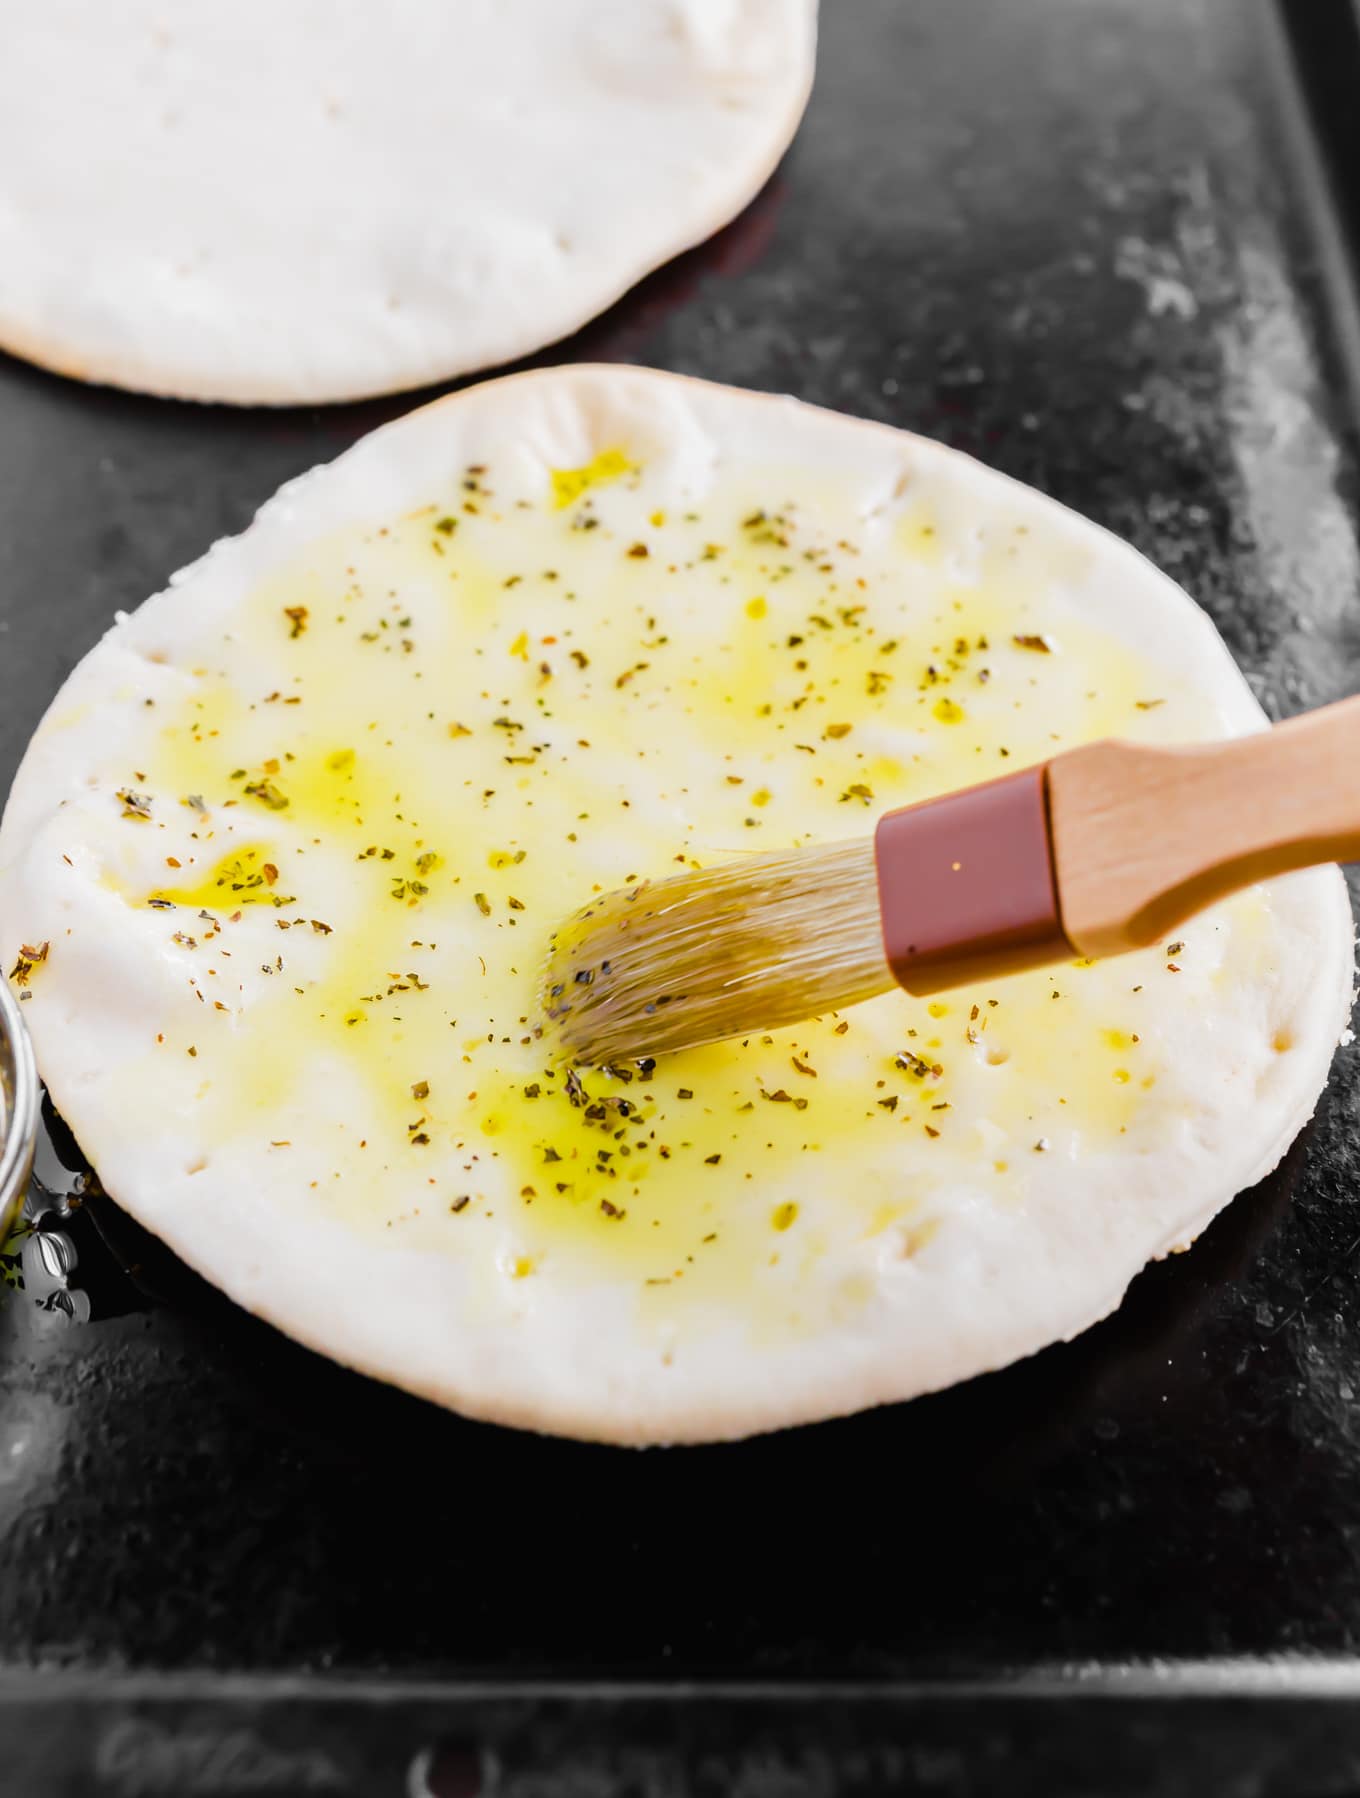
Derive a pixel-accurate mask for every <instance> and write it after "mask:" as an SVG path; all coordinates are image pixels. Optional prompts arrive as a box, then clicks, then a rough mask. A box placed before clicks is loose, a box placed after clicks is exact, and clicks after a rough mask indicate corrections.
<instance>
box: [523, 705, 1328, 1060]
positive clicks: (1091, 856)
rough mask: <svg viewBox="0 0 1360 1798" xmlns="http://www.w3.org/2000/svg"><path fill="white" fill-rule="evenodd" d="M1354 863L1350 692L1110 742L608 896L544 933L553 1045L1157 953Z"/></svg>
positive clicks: (659, 1046) (578, 1050)
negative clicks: (1204, 922) (1239, 725)
mask: <svg viewBox="0 0 1360 1798" xmlns="http://www.w3.org/2000/svg"><path fill="white" fill-rule="evenodd" d="M1356 858H1360V697H1357V698H1353V699H1346V700H1342V701H1340V702H1339V703H1338V704H1336V705H1330V706H1326V707H1324V708H1323V709H1322V710H1320V711H1316V712H1310V713H1305V714H1304V715H1303V716H1301V717H1298V718H1294V719H1291V720H1290V721H1289V722H1288V723H1285V724H1279V725H1276V726H1274V727H1273V728H1272V729H1270V730H1265V731H1261V732H1259V733H1256V734H1253V735H1250V736H1245V737H1237V738H1233V739H1231V740H1229V741H1227V742H1217V743H1197V744H1193V745H1190V746H1187V747H1183V748H1170V747H1161V746H1153V745H1148V744H1142V743H1125V742H1117V741H1105V742H1098V743H1091V744H1087V745H1085V746H1083V747H1082V748H1079V749H1072V750H1069V751H1067V752H1065V753H1064V754H1062V755H1058V756H1054V757H1053V758H1052V759H1051V760H1050V761H1047V762H1045V763H1042V764H1041V765H1039V766H1037V767H1031V768H1025V769H1022V770H1020V771H1019V772H1017V773H1014V774H1009V775H1006V776H1004V777H1003V778H1001V779H1000V780H992V781H988V782H986V783H985V784H983V785H981V786H975V787H969V788H966V789H964V790H963V791H960V792H956V793H948V794H945V795H943V796H941V797H938V798H934V799H927V800H925V801H923V802H922V803H920V804H917V805H910V806H906V807H905V808H903V809H901V810H897V811H891V812H888V813H886V814H885V815H884V816H883V817H881V818H880V819H879V821H878V825H877V828H876V829H875V831H874V834H873V835H872V836H866V837H864V838H863V839H862V840H857V841H849V842H836V843H827V844H814V845H809V846H807V847H803V848H793V849H786V850H782V851H776V852H774V853H772V854H745V855H741V856H739V857H737V858H736V859H734V860H732V861H730V862H726V863H722V864H719V865H715V866H713V867H711V868H702V869H696V870H692V871H687V872H686V873H683V874H677V875H674V876H672V877H671V878H669V879H666V880H661V881H656V882H651V881H639V882H637V883H636V884H634V885H631V886H627V887H624V888H622V889H620V890H618V891H615V892H609V893H604V894H601V895H600V896H599V897H597V898H595V899H593V900H592V901H591V902H590V903H589V904H588V905H587V906H585V907H584V908H583V909H582V910H581V911H579V912H578V913H577V914H576V915H575V916H574V917H572V918H570V919H569V920H568V921H567V922H566V923H565V924H564V925H563V926H562V927H561V928H560V929H559V930H558V931H557V932H556V933H555V935H554V936H553V938H552V942H551V945H550V948H549V954H548V961H547V966H546V969H545V971H544V974H543V977H542V984H541V990H540V1010H541V1013H542V1018H543V1025H542V1028H543V1031H544V1034H545V1036H547V1037H549V1038H550V1039H555V1042H556V1046H557V1047H558V1048H559V1049H560V1051H561V1052H562V1054H563V1055H564V1056H565V1057H567V1058H569V1059H571V1060H573V1061H576V1062H580V1063H582V1064H584V1065H586V1066H601V1065H609V1064H612V1063H621V1062H626V1061H630V1060H637V1059H641V1058H644V1057H647V1056H656V1055H660V1054H663V1053H667V1052H669V1051H671V1050H674V1049H684V1048H692V1047H696V1046H698V1045H699V1044H702V1043H711V1042H719V1041H721V1040H722V1039H723V1038H726V1037H734V1036H746V1035H748V1034H750V1033H751V1032H753V1031H765V1030H773V1029H777V1028H778V1027H779V1026H781V1025H786V1024H794V1023H797V1022H799V1021H800V1020H802V1019H804V1018H809V1017H814V1016H817V1015H819V1014H821V1013H823V1012H828V1011H838V1010H840V1009H841V1008H842V1007H844V1006H847V1005H854V1004H857V1003H858V1002H859V1001H860V1000H862V999H870V998H873V997H874V995H875V994H877V993H881V992H885V991H887V990H888V989H890V988H891V987H892V986H894V985H897V986H901V987H904V988H905V989H906V991H907V992H909V993H915V994H918V995H925V994H928V993H935V992H941V991H943V990H945V989H946V988H949V987H954V986H963V985H967V984H970V983H972V982H975V981H979V980H984V979H990V978H993V977H995V976H997V975H1003V974H1012V973H1016V972H1019V971H1020V970H1022V969H1025V968H1037V967H1042V966H1044V965H1045V964H1049V963H1053V962H1059V961H1066V960H1070V959H1072V958H1073V957H1101V956H1109V955H1119V954H1122V953H1123V952H1125V951H1126V950H1130V949H1138V948H1142V947H1145V946H1146V945H1147V944H1149V943H1154V942H1157V941H1158V940H1159V939H1160V938H1161V937H1163V936H1164V935H1166V933H1167V932H1168V931H1171V930H1174V929H1175V927H1176V926H1177V925H1178V924H1180V923H1181V922H1183V921H1184V920H1185V919H1186V918H1188V917H1190V916H1192V915H1193V914H1194V913H1196V912H1199V911H1202V910H1203V909H1204V908H1205V907H1206V906H1208V905H1212V904H1213V903H1214V901H1215V900H1218V899H1222V898H1224V897H1225V896H1226V895H1227V894H1229V893H1232V892H1235V891H1237V890H1238V889H1239V888H1241V887H1245V886H1249V885H1251V884H1252V882H1254V881H1257V880H1262V879H1266V878H1269V877H1270V876H1272V875H1277V874H1286V873H1289V872H1290V871H1291V870H1293V869H1296V868H1305V867H1310V866H1312V865H1313V864H1315V863H1318V862H1330V861H1349V860H1352V859H1356Z"/></svg>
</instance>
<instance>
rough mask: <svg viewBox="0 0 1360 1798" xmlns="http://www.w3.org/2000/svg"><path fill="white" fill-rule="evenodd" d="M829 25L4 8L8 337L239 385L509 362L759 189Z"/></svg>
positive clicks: (2, 208)
mask: <svg viewBox="0 0 1360 1798" xmlns="http://www.w3.org/2000/svg"><path fill="white" fill-rule="evenodd" d="M815 33H816V8H815V0H461V3H460V4H458V5H455V6H441V5H438V4H435V3H434V0H389V3H388V4H385V5H382V6H371V5H365V4H363V3H362V0H330V3H329V4H326V5H319V4H315V3H313V4H303V3H301V0H299V3H298V4H289V5H277V4H273V3H272V0H237V3H236V4H232V5H226V6H222V5H213V4H210V3H209V0H185V3H184V4H181V5H178V6H175V7H170V8H167V7H164V6H161V5H159V4H154V3H153V0H133V3H132V4H130V5H127V6H122V7H97V6H91V5H89V4H88V0H44V4H42V5H40V6H27V7H20V8H18V9H17V10H16V11H15V12H14V13H13V15H12V17H11V18H10V19H9V21H8V24H7V28H6V33H5V54H4V57H3V59H0V345H3V346H4V347H6V348H8V349H10V350H12V351H13V352H14V353H15V354H17V355H20V356H25V357H27V358H28V359H29V360H31V361H33V362H38V363H41V364H43V365H45V366H46V367H49V368H53V369H56V370H58V371H60V372H61V373H64V374H70V375H75V376H77V377H79V378H80V379H83V380H87V381H102V382H110V383H112V384H114V385H116V386H120V387H131V388H135V389H138V390H140V391H142V392H147V393H158V394H167V395H173V396H176V397H180V398H188V399H210V400H227V401H232V402H236V403H243V404H254V403H260V404H293V403H299V402H313V401H328V400H344V399H353V398H357V397H360V396H362V395H366V394H375V393H386V392H393V391H397V390H399V389H403V388H411V387H417V386H420V385H423V384H424V383H427V382H433V381H441V380H444V379H447V378H448V377H450V376H453V375H458V374H463V373H466V372H468V371H470V370H474V369H480V368H486V367H489V366H492V365H493V364H497V363H503V362H506V361H509V360H511V359H513V358H515V357H519V356H523V355H526V354H528V353H529V352H531V351H533V350H536V349H539V348H541V347H542V346H543V345H544V344H547V343H551V342H553V341H555V340H557V339H559V338H562V337H565V336H567V335H568V334H569V333H571V332H572V331H575V330H576V329H577V328H578V327H579V326H581V325H583V324H584V323H585V322H586V321H587V320H588V319H590V318H593V317H594V316H595V315H596V314H597V313H599V312H602V311H603V310H604V309H605V308H606V307H607V306H609V305H610V304H612V302H613V301H614V300H616V299H617V298H618V297H619V296H620V295H621V294H622V293H624V292H625V291H626V290H627V289H628V288H629V287H631V286H632V285H633V284H634V283H635V282H636V281H638V280H639V279H640V278H641V277H642V276H643V275H644V274H646V273H648V271H649V270H651V269H654V268H656V267H657V266H658V265H659V264H661V263H663V262H665V261H666V260H667V259H668V258H670V257H672V256H674V255H676V254H677V253H678V252H679V251H681V250H684V249H686V248H688V247H689V246H690V245H692V244H695V243H698V242H700V241H701V240H702V239H704V238H706V237H708V236H709V235H710V234H711V233H712V232H714V231H715V230H717V229H718V227H719V226H721V225H723V224H725V223H726V222H727V221H728V220H729V219H731V218H732V217H733V216H734V215H735V214H736V213H737V212H738V211H740V209H741V208H742V207H743V206H744V205H745V204H746V203H747V201H748V200H750V198H751V197H752V195H753V194H755V193H756V192H757V190H758V189H759V188H760V186H761V184H762V183H763V182H764V181H765V180H766V178H767V177H768V176H769V174H770V173H771V171H772V169H773V168H774V165H775V163H776V162H777V160H778V158H779V157H780V155H781V154H782V153H783V151H784V149H785V147H786V146H787V144H788V142H789V140H790V138H791V137H792V136H793V133H794V130H795V129H796V127H797V124H798V120H799V118H800V116H801V114H802V111H803V107H804V105H805V104H806V101H807V96H808V90H809V87H810V85H811V81H812V68H813V55H814V43H815Z"/></svg>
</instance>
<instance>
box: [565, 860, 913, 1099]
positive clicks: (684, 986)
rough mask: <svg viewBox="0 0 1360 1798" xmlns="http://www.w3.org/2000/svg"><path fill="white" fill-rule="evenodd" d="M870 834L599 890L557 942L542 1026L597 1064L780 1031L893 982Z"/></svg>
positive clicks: (576, 1057) (579, 1057)
mask: <svg viewBox="0 0 1360 1798" xmlns="http://www.w3.org/2000/svg"><path fill="white" fill-rule="evenodd" d="M892 984H893V977H892V975H891V973H890V972H889V971H888V967H887V964H886V962H885V960H884V956H883V934H882V926H881V924H880V921H879V908H878V887H877V880H876V876H875V872H874V845H873V840H872V838H870V839H866V840H865V841H863V842H850V843H828V844H825V845H823V846H821V847H812V848H807V849H790V850H786V851H784V852H782V853H778V854H773V855H745V856H742V857H741V858H740V859H739V860H736V861H732V862H728V863H726V864H723V865H721V866H717V867H713V868H704V869H699V870H696V871H694V872H692V873H686V874H676V875H673V876H672V877H671V878H670V879H669V880H662V881H657V882H655V883H653V882H650V881H641V882H639V883H638V885H636V886H631V887H624V888H621V889H620V890H618V891H617V892H611V893H605V894H602V895H601V896H600V897H599V898H598V899H595V900H592V901H591V903H590V904H589V905H587V906H585V907H584V908H583V909H582V910H581V911H579V912H578V913H577V914H576V915H575V916H574V917H573V918H571V919H569V920H568V922H567V923H566V924H565V925H563V926H562V928H561V929H560V930H559V931H558V932H557V934H556V935H555V936H554V938H553V941H552V946H551V948H550V950H549V955H548V965H547V967H546V969H545V971H544V975H543V980H542V985H541V987H540V995H539V996H540V1008H541V1011H542V1015H543V1018H544V1020H545V1024H544V1034H545V1036H546V1037H547V1038H548V1039H549V1040H550V1041H552V1040H554V1039H555V1043H556V1047H557V1048H558V1049H559V1050H560V1051H561V1053H562V1054H563V1055H564V1056H565V1057H567V1058H569V1059H570V1060H572V1061H576V1062H581V1063H583V1064H584V1065H586V1066H588V1067H599V1066H602V1065H609V1064H611V1063H622V1062H626V1061H631V1060H639V1059H642V1058H644V1057H646V1056H654V1055H662V1054H667V1053H669V1052H670V1051H672V1050H674V1049H687V1048H697V1047H698V1046H699V1045H700V1044H702V1043H713V1042H721V1041H722V1040H723V1039H724V1038H725V1037H733V1036H746V1035H749V1034H750V1033H751V1032H753V1031H757V1030H775V1029H778V1028H779V1027H780V1026H781V1025H784V1024H795V1023H798V1022H800V1021H801V1020H802V1019H804V1018H810V1017H815V1016H818V1015H819V1014H821V1013H823V1012H827V1011H835V1010H837V1009H839V1008H840V1007H841V1006H844V1005H854V1004H857V1003H858V1002H859V1001H860V1000H861V999H869V998H872V997H873V996H874V995H875V994H876V993H881V992H886V991H887V989H888V988H889V987H891V986H892Z"/></svg>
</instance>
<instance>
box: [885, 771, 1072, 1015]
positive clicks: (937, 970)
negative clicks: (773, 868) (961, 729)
mask: <svg viewBox="0 0 1360 1798" xmlns="http://www.w3.org/2000/svg"><path fill="white" fill-rule="evenodd" d="M1046 784H1047V783H1046V778H1045V770H1044V768H1043V767H1038V768H1025V769H1022V770H1021V771H1020V772H1019V773H1018V774H1008V775H1006V776H1004V777H1003V778H1002V779H1000V780H993V781H988V782H987V784H986V785H985V786H980V787H970V788H969V789H968V790H967V791H965V792H962V793H949V794H946V795H945V796H943V797H942V798H939V799H927V800H925V801H923V802H922V803H921V804H920V805H910V806H905V807H904V808H903V809H902V810H901V811H896V812H888V813H887V814H886V816H884V817H882V818H880V819H879V822H878V829H877V831H876V832H875V835H874V856H875V860H876V862H877V867H878V904H879V911H880V913H881V916H882V920H883V946H884V950H885V951H886V955H887V961H888V966H889V967H890V968H891V969H892V972H893V976H894V978H895V979H896V980H897V982H898V984H899V985H900V986H902V987H905V989H906V990H907V991H908V992H909V993H917V994H925V993H936V992H942V991H944V990H945V989H946V988H948V987H955V986H966V985H968V984H969V982H970V981H973V980H985V979H989V978H992V977H994V976H996V975H999V974H1015V973H1019V972H1020V971H1021V970H1022V969H1024V968H1035V967H1042V966H1043V965H1044V964H1045V963H1049V962H1052V961H1054V960H1059V961H1061V960H1063V959H1065V958H1066V957H1067V956H1069V955H1075V954H1076V953H1077V952H1076V950H1074V949H1073V948H1072V946H1071V944H1070V943H1069V942H1068V941H1067V938H1066V937H1065V935H1064V934H1063V928H1062V919H1061V915H1060V913H1059V909H1058V889H1057V883H1056V880H1055V878H1054V871H1053V845H1052V840H1051V837H1050V834H1049V823H1048V798H1047V791H1046Z"/></svg>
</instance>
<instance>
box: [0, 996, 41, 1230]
mask: <svg viewBox="0 0 1360 1798" xmlns="http://www.w3.org/2000/svg"><path fill="white" fill-rule="evenodd" d="M37 1129H38V1069H37V1065H36V1064H35V1062H34V1060H33V1047H32V1044H31V1043H30V1042H29V1040H28V1032H27V1030H25V1028H24V1020H23V1018H22V1017H21V1016H20V1015H19V1005H18V1003H17V1001H16V1000H15V997H14V994H13V993H12V992H11V991H10V988H9V983H8V981H7V980H5V978H4V976H3V974H0V1243H3V1242H4V1240H5V1238H6V1237H7V1236H8V1235H9V1233H10V1231H11V1230H12V1229H13V1227H14V1224H15V1221H16V1219H17V1218H18V1215H19V1208H20V1206H21V1205H22V1204H23V1202H24V1192H25V1190H26V1189H27V1186H28V1177H29V1174H30V1172H31V1171H32V1168H33V1141H34V1137H35V1136H36V1134H37Z"/></svg>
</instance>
